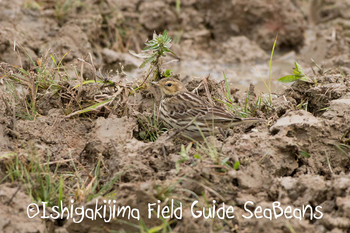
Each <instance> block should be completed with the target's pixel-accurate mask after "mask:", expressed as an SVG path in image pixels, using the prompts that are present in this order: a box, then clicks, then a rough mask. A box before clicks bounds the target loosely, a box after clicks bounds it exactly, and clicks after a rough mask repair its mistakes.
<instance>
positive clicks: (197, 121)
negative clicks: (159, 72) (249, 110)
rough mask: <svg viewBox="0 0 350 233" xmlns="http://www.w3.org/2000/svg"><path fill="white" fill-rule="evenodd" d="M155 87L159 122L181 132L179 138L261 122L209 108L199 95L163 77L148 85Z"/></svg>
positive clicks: (194, 136) (179, 83) (223, 109)
mask: <svg viewBox="0 0 350 233" xmlns="http://www.w3.org/2000/svg"><path fill="white" fill-rule="evenodd" d="M151 84H152V85H154V86H156V87H158V88H159V89H160V91H161V94H162V97H161V100H160V104H159V111H158V112H159V119H160V120H161V121H163V122H164V124H165V126H167V127H168V128H169V127H170V128H174V129H177V130H180V131H182V132H181V134H182V136H184V137H186V138H190V139H200V138H203V137H206V136H209V135H214V134H217V133H219V132H222V130H224V129H227V128H230V127H232V126H236V125H241V124H243V123H255V122H259V121H261V120H262V119H257V118H249V119H248V118H241V117H238V116H235V115H234V114H232V113H231V112H229V111H227V110H226V109H225V108H223V107H221V106H217V105H212V104H210V103H209V102H208V101H206V100H205V99H203V98H201V97H200V96H198V95H196V94H193V93H192V92H189V91H188V90H187V89H186V87H185V85H184V84H183V83H182V82H181V81H180V80H177V79H175V78H171V77H170V78H163V79H160V80H159V81H158V82H151Z"/></svg>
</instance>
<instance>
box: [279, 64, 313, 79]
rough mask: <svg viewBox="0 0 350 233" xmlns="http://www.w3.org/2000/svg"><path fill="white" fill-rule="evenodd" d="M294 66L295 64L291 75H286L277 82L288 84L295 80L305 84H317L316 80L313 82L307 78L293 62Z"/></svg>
mask: <svg viewBox="0 0 350 233" xmlns="http://www.w3.org/2000/svg"><path fill="white" fill-rule="evenodd" d="M294 64H295V68H293V74H291V75H286V76H284V77H282V78H279V79H278V81H280V82H283V83H290V82H295V81H297V80H300V81H303V82H307V83H313V84H317V80H316V79H314V80H313V79H311V78H310V77H308V76H307V75H306V74H305V72H304V71H303V69H302V68H301V66H300V65H299V63H298V62H295V63H294Z"/></svg>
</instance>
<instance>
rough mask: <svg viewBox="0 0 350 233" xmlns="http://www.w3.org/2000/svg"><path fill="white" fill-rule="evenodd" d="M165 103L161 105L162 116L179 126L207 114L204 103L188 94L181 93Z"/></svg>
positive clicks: (197, 97)
mask: <svg viewBox="0 0 350 233" xmlns="http://www.w3.org/2000/svg"><path fill="white" fill-rule="evenodd" d="M165 101H166V102H164V103H163V104H162V111H164V112H163V114H164V115H167V117H169V118H171V119H172V120H174V121H176V122H177V124H178V125H181V126H185V125H186V124H188V123H189V122H191V121H192V120H193V119H194V118H196V119H197V118H198V119H199V118H201V117H203V116H205V115H206V114H207V112H208V110H207V108H206V106H208V104H207V103H206V101H204V100H203V99H201V98H200V97H199V96H196V95H193V94H192V93H189V92H185V93H181V94H179V95H176V96H173V97H171V98H168V99H167V100H165Z"/></svg>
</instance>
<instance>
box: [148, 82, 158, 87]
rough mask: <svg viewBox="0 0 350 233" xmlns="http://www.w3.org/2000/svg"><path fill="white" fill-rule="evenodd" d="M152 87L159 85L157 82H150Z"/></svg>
mask: <svg viewBox="0 0 350 233" xmlns="http://www.w3.org/2000/svg"><path fill="white" fill-rule="evenodd" d="M150 83H151V84H152V85H154V86H158V85H159V83H158V82H150Z"/></svg>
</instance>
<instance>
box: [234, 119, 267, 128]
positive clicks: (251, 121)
mask: <svg viewBox="0 0 350 233" xmlns="http://www.w3.org/2000/svg"><path fill="white" fill-rule="evenodd" d="M237 119H240V120H238V121H237V120H234V121H233V122H232V124H231V126H236V125H242V124H254V123H258V122H264V121H265V120H264V119H260V118H237Z"/></svg>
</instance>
